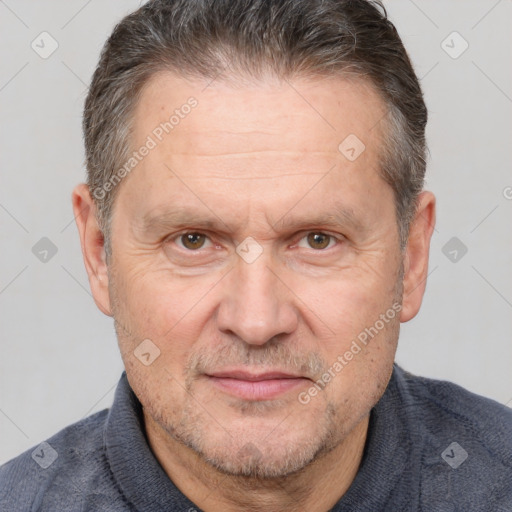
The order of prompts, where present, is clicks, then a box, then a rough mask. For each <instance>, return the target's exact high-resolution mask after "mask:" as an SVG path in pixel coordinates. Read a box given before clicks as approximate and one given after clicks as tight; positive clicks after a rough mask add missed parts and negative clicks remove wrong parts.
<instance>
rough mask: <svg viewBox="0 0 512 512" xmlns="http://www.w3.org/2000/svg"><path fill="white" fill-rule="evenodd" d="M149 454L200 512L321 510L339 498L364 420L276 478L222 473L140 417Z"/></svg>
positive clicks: (358, 450) (361, 440)
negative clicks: (336, 441) (338, 440)
mask: <svg viewBox="0 0 512 512" xmlns="http://www.w3.org/2000/svg"><path fill="white" fill-rule="evenodd" d="M144 419H145V424H146V432H147V436H148V440H149V444H150V447H151V450H152V451H153V454H154V455H155V456H156V458H157V459H158V461H159V463H160V465H161V466H162V467H163V469H164V471H165V472H166V473H167V475H168V476H169V478H170V479H171V480H172V482H173V483H174V485H176V487H178V489H180V491H181V492H182V493H183V494H184V495H185V496H187V497H188V498H189V499H190V500H191V501H193V502H194V503H195V504H196V505H197V506H198V507H200V508H201V509H202V510H204V511H205V512H235V511H236V512H239V511H240V510H245V511H248V512H251V511H255V512H256V511H260V510H266V511H267V512H278V511H279V512H299V511H303V510H308V511H310V512H326V511H328V510H330V509H331V508H332V507H333V506H334V505H335V504H336V503H337V502H338V501H339V499H340V498H341V497H342V496H343V495H344V494H345V492H346V491H347V489H348V488H349V487H350V485H351V483H352V481H353V480H354V478H355V476H356V474H357V471H358V468H359V465H360V463H361V458H362V455H363V450H364V445H365V441H366V435H367V431H368V420H369V417H368V416H367V417H365V418H364V419H363V420H362V421H360V422H359V423H358V424H357V425H356V426H355V427H354V428H353V429H352V431H351V432H350V433H349V434H348V435H347V436H346V437H345V438H344V440H343V441H342V442H341V443H340V444H338V445H337V446H336V447H335V448H334V449H333V450H331V451H330V452H328V453H325V454H322V455H321V456H319V457H318V458H317V459H315V460H314V461H313V462H312V463H310V464H309V465H308V466H306V467H305V468H303V469H302V470H301V471H299V472H297V473H294V474H292V475H288V476H286V477H281V478H273V479H265V480H263V479H257V478H251V477H239V476H231V475H226V474H223V473H221V472H219V471H218V470H217V469H215V468H214V467H212V466H211V465H210V464H208V463H207V462H206V461H204V460H203V459H202V457H200V456H199V455H198V454H197V453H196V452H195V451H193V450H191V449H190V448H188V447H187V446H184V445H183V444H181V443H179V442H178V441H176V440H174V439H173V438H171V437H170V436H169V434H167V433H166V432H165V431H163V429H162V428H161V427H160V426H159V425H158V424H156V423H155V422H154V421H153V420H152V418H150V417H149V415H147V414H146V413H144Z"/></svg>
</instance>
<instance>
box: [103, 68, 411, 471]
mask: <svg viewBox="0 0 512 512" xmlns="http://www.w3.org/2000/svg"><path fill="white" fill-rule="evenodd" d="M191 97H193V98H194V101H191V102H189V104H192V103H195V106H192V107H191V108H182V106H183V105H184V104H186V103H187V100H188V99H189V98H191ZM176 109H178V111H179V114H177V118H179V121H177V122H176V119H174V120H173V127H172V129H169V127H168V126H167V128H168V130H169V133H166V131H165V130H162V125H161V123H165V122H166V121H169V117H170V115H172V114H173V112H174V111H175V110H176ZM185 112H188V113H185ZM384 113H385V107H384V105H383V103H382V102H381V100H380V99H379V97H378V96H377V95H376V93H374V92H373V90H372V89H371V88H370V87H369V86H367V85H365V84H363V83H361V82H359V83H355V82H349V81H347V80H345V79H343V78H331V79H329V80H322V81H321V80H317V81H305V80H295V81H293V82H289V83H288V82H286V81H283V82H277V81H273V80H270V79H269V80H268V81H265V82H263V83H259V84H254V85H243V86H242V85H233V84H231V85H229V84H226V83H221V82H217V81H214V82H213V83H211V84H210V85H209V86H207V84H206V83H200V82H197V83H193V82H187V81H185V80H184V79H181V78H178V77H176V76H174V75H171V74H160V75H158V76H155V77H154V78H153V79H152V80H151V81H150V82H149V83H148V85H147V87H146V88H145V90H144V92H143V95H142V97H141V100H140V102H139V104H138V106H137V109H136V112H135V117H134V127H135V128H134V134H133V148H134V150H136V149H137V148H140V147H141V146H143V145H149V146H153V144H152V143H149V144H148V141H149V139H148V136H149V137H150V138H151V139H152V141H153V142H154V143H155V144H154V147H151V148H150V150H149V151H148V152H147V155H146V156H144V157H143V158H141V159H140V161H138V163H137V165H136V167H135V168H134V169H133V170H132V171H131V172H130V174H129V175H128V176H127V177H126V178H124V180H123V182H122V183H121V184H119V185H118V186H119V187H120V189H119V194H118V196H117V198H116V203H115V209H114V214H113V218H112V225H111V226H112V231H111V233H112V260H111V262H110V265H109V269H108V287H109V298H108V299H106V301H109V304H110V306H109V308H111V311H112V314H113V315H114V317H115V319H116V325H117V332H118V339H119V345H120V348H121V353H122V357H123V360H124V363H125V366H126V371H127V375H128V378H129V381H130V384H131V386H132V388H133V389H134V391H135V393H136V394H137V396H138V397H139V399H140V401H141V403H142V404H143V406H144V412H145V418H146V422H147V424H148V426H149V427H148V428H151V429H157V430H160V431H161V433H165V435H168V437H169V439H171V440H172V441H171V442H177V443H179V445H180V446H187V447H188V448H191V449H192V450H193V451H194V452H195V453H197V454H199V456H200V457H201V458H202V459H203V460H206V461H208V462H209V463H210V464H213V465H214V466H216V467H217V468H219V469H220V470H221V471H224V472H227V473H230V474H238V475H240V474H246V475H259V476H266V477H270V476H277V475H281V476H283V475H286V474H289V473H292V472H294V471H297V470H300V469H301V468H303V467H305V466H307V465H308V464H309V463H310V462H311V461H313V460H314V459H315V458H317V457H319V456H320V455H321V454H323V453H326V452H328V451H330V450H333V449H335V448H336V447H337V446H339V445H340V443H342V441H343V440H344V439H345V437H346V436H347V435H348V433H349V432H350V431H352V429H353V428H354V427H355V426H356V425H357V424H359V423H360V422H361V420H362V419H363V418H365V417H366V416H367V415H368V413H369V411H370V409H371V407H372V406H373V405H374V404H375V403H376V401H377V400H378V399H379V398H380V396H381V395H382V393H383V391H384V389H385V386H386V384H387V382H388V380H389V376H390V373H391V370H392V364H393V359H394V354H395V350H396V343H397V338H398V331H399V311H400V308H401V306H400V305H401V301H402V280H401V275H400V271H401V268H402V255H401V253H400V249H399V241H398V229H397V224H396V217H395V208H394V197H393V192H392V189H391V188H390V187H389V186H388V185H387V184H386V183H385V182H384V181H383V180H382V179H381V178H380V176H379V172H378V164H379V155H380V151H381V142H382V141H381V132H380V130H381V124H379V120H380V119H381V118H382V117H383V115H384ZM158 127H160V130H158ZM354 135H355V136H356V137H357V138H358V139H359V140H360V141H361V142H362V143H363V144H364V150H363V151H362V152H360V150H361V149H362V145H361V144H360V143H359V142H357V139H355V138H354ZM347 137H349V139H347V142H345V143H344V144H342V143H343V141H344V140H345V139H346V138H347ZM159 139H161V140H159ZM340 144H342V145H341V150H340ZM352 149H353V150H352ZM143 152H144V153H145V151H143ZM358 153H360V154H358ZM354 156H355V157H356V158H354ZM143 340H146V341H144V344H143V345H141V342H143ZM147 340H149V341H147ZM142 354H143V355H142ZM315 383H316V385H315Z"/></svg>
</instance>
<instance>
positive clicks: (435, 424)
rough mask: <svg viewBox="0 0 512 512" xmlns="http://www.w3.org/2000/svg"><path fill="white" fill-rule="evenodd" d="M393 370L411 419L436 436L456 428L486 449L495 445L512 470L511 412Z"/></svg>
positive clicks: (448, 384)
mask: <svg viewBox="0 0 512 512" xmlns="http://www.w3.org/2000/svg"><path fill="white" fill-rule="evenodd" d="M396 370H397V371H396V372H395V373H396V377H397V379H396V380H397V384H398V386H399V388H400V389H401V391H402V393H401V397H402V399H403V402H404V403H403V404H402V405H403V406H405V407H406V408H407V409H408V412H409V414H410V416H411V417H413V418H414V417H416V418H415V419H418V420H421V423H422V425H423V426H424V427H425V428H427V429H429V430H433V431H434V432H437V433H441V432H442V431H443V430H445V429H446V428H449V429H452V428H453V427H454V426H456V427H457V428H456V429H455V432H457V431H464V432H467V434H468V435H472V436H474V437H476V438H478V439H479V440H480V441H482V442H484V443H485V444H487V445H489V446H493V445H496V447H499V449H500V452H501V453H502V455H503V463H504V464H508V465H509V466H511V467H512V409H510V408H509V407H506V406H505V405H503V404H500V403H498V402H496V401H494V400H491V399H489V398H485V397H483V396H480V395H477V394H475V393H472V392H470V391H468V390H467V389H464V388H463V387H461V386H459V385H457V384H454V383H452V382H448V381H443V380H435V379H429V378H426V377H418V376H416V375H413V374H411V373H409V372H407V371H404V370H402V369H401V368H397V369H396ZM407 406H409V407H407ZM452 431H453V430H452Z"/></svg>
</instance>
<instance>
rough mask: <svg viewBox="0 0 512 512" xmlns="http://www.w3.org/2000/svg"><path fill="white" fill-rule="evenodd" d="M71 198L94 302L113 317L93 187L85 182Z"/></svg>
mask: <svg viewBox="0 0 512 512" xmlns="http://www.w3.org/2000/svg"><path fill="white" fill-rule="evenodd" d="M71 199H72V203H73V212H74V215H75V221H76V225H77V228H78V233H79V235H80V245H81V247H82V255H83V258H84V264H85V269H86V271H87V275H88V276H89V285H90V287H91V292H92V295H93V297H94V301H95V302H96V305H97V306H98V308H99V309H100V310H101V311H102V312H103V313H105V315H108V316H112V312H111V307H110V297H109V290H108V272H107V270H108V268H107V261H106V254H105V246H104V238H103V233H102V232H101V229H100V227H99V225H98V221H97V217H96V205H95V204H94V201H93V199H92V197H91V194H90V191H89V187H88V186H87V185H86V184H85V183H81V184H80V185H77V186H76V187H75V189H74V190H73V194H72V198H71Z"/></svg>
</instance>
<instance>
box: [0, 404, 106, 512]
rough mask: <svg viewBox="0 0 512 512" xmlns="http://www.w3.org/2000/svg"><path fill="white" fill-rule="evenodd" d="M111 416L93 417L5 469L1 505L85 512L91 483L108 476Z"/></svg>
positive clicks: (1, 473)
mask: <svg viewBox="0 0 512 512" xmlns="http://www.w3.org/2000/svg"><path fill="white" fill-rule="evenodd" d="M107 417H108V411H107V410H104V411H101V412H99V413H97V414H94V415H92V416H89V417H88V418H85V419H84V420H82V421H79V422H77V423H75V424H73V425H70V426H68V427H66V428H65V429H63V430H61V431H60V432H59V433H57V434H55V435H54V436H53V437H51V438H50V439H48V440H46V441H44V442H42V443H40V444H39V445H37V446H35V447H33V448H31V449H30V450H28V451H26V452H25V453H22V454H21V455H19V456H18V457H16V458H14V459H13V460H11V461H10V462H8V463H6V464H4V465H3V466H2V467H0V509H2V510H13V511H15V510H50V509H52V508H53V509H54V510H57V509H59V510H75V509H78V510H80V509H81V505H80V504H81V503H83V500H84V497H85V496H86V495H87V492H88V489H89V488H91V485H92V482H91V481H92V480H98V481H100V480H102V481H103V482H105V476H106V475H107V476H108V462H107V459H106V453H105V443H104V431H105V425H106V419H107ZM97 483H98V482H96V483H95V484H94V487H96V488H97ZM103 485H104V484H103Z"/></svg>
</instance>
